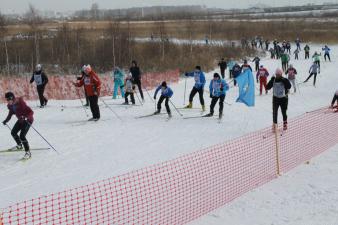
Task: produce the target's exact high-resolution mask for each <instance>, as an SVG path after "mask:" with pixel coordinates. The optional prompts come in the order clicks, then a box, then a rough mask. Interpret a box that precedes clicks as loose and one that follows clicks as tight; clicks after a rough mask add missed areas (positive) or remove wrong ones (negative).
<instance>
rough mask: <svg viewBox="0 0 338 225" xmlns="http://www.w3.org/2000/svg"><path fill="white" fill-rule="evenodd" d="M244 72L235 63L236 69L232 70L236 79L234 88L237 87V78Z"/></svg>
mask: <svg viewBox="0 0 338 225" xmlns="http://www.w3.org/2000/svg"><path fill="white" fill-rule="evenodd" d="M241 72H242V68H241V67H240V66H239V65H238V63H235V65H234V67H233V68H232V76H233V78H234V86H236V85H237V82H236V79H235V78H236V77H238V76H239V75H240V74H241Z"/></svg>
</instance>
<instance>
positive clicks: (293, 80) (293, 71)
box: [285, 64, 297, 93]
mask: <svg viewBox="0 0 338 225" xmlns="http://www.w3.org/2000/svg"><path fill="white" fill-rule="evenodd" d="M285 74H286V75H288V80H289V81H290V83H291V84H292V86H293V92H294V93H296V91H297V88H296V74H297V70H296V69H295V68H293V65H292V64H290V66H289V68H288V69H287V71H286V72H285Z"/></svg>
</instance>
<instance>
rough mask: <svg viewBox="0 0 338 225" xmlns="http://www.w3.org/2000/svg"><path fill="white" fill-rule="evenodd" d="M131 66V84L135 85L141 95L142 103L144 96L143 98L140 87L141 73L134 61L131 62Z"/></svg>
mask: <svg viewBox="0 0 338 225" xmlns="http://www.w3.org/2000/svg"><path fill="white" fill-rule="evenodd" d="M131 64H132V65H131V67H130V69H129V72H130V73H131V75H132V78H133V84H134V85H137V87H138V90H139V92H140V95H141V98H142V101H144V96H143V91H142V86H141V71H140V68H139V67H138V66H137V62H136V61H135V60H133V61H132V62H131ZM134 88H135V86H134Z"/></svg>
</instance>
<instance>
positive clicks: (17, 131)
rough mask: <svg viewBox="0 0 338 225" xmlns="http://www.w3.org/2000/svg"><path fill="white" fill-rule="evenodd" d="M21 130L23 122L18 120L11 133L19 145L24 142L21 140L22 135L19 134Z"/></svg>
mask: <svg viewBox="0 0 338 225" xmlns="http://www.w3.org/2000/svg"><path fill="white" fill-rule="evenodd" d="M20 130H21V123H20V121H19V120H18V121H16V123H15V124H14V126H13V128H12V131H11V135H12V137H13V138H14V140H15V142H16V144H17V145H20V146H21V145H22V142H21V140H20V137H19V135H18V133H19V131H20Z"/></svg>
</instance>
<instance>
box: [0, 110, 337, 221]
mask: <svg viewBox="0 0 338 225" xmlns="http://www.w3.org/2000/svg"><path fill="white" fill-rule="evenodd" d="M337 117H338V113H332V112H327V111H326V110H324V109H321V110H318V111H315V112H312V113H307V114H305V115H302V116H300V117H297V118H295V119H292V120H290V122H289V129H288V131H287V132H285V133H283V134H282V136H281V137H280V138H279V143H277V144H279V146H280V165H281V171H282V172H286V171H289V170H290V169H292V168H294V167H295V166H297V165H299V164H301V163H303V162H304V161H306V160H308V159H310V158H311V157H314V156H316V155H317V154H319V153H321V152H323V151H325V150H327V149H328V148H330V147H332V146H334V145H336V144H337V142H338V130H337V127H338V119H337ZM276 171H277V163H276V142H275V135H274V134H273V133H272V130H271V128H266V129H263V130H260V131H256V132H254V133H250V134H247V135H245V136H243V137H240V138H237V139H234V140H231V141H228V142H226V143H224V144H219V145H215V146H212V147H210V148H207V149H204V150H201V151H198V152H194V153H191V154H188V155H185V156H182V157H179V158H177V159H174V160H170V161H167V162H163V163H159V164H156V165H152V166H148V167H145V168H143V169H139V170H136V171H132V172H130V173H127V174H124V175H121V176H117V177H113V178H110V179H106V180H102V181H99V182H95V183H92V184H89V185H86V186H82V187H79V188H75V189H71V190H67V191H64V192H60V193H56V194H50V195H47V196H41V197H39V198H36V199H32V200H29V201H25V202H21V203H17V204H15V205H13V206H10V207H8V208H6V209H4V210H3V215H2V216H3V222H4V224H118V225H125V224H156V225H158V224H170V225H172V224H185V223H187V222H190V221H192V220H194V219H196V218H198V217H200V216H202V215H204V214H206V213H208V212H210V211H212V210H214V209H216V208H219V207H221V206H223V205H224V204H226V203H228V202H230V201H231V200H233V199H235V198H236V197H238V196H240V195H242V194H244V193H246V192H248V191H250V190H252V189H254V188H256V187H258V186H260V185H262V184H264V183H266V182H269V181H271V180H272V179H274V178H276V177H277V176H276V173H277V172H276Z"/></svg>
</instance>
